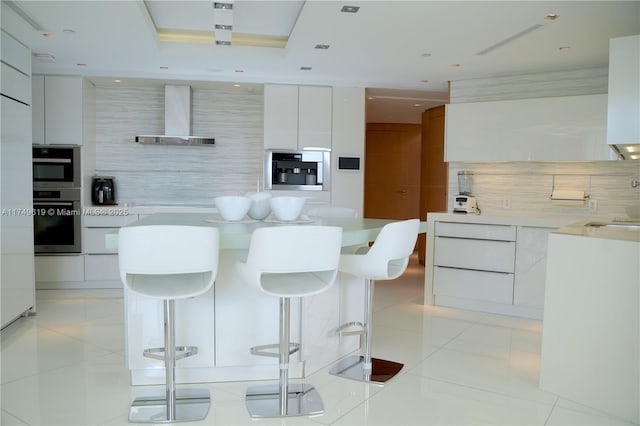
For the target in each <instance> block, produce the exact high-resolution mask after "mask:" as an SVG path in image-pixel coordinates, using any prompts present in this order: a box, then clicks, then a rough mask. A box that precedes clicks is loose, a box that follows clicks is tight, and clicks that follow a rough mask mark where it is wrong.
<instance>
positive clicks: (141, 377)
mask: <svg viewBox="0 0 640 426" xmlns="http://www.w3.org/2000/svg"><path fill="white" fill-rule="evenodd" d="M301 219H302V220H298V221H294V222H291V223H282V222H278V221H275V220H274V221H269V220H265V221H257V220H249V219H247V220H243V221H238V222H234V223H229V222H227V221H224V220H222V219H221V218H220V216H216V215H215V214H211V213H156V214H153V215H151V216H148V217H145V218H143V219H141V220H139V221H136V222H134V223H131V224H129V225H127V226H142V225H190V226H204V227H206V226H214V227H217V228H218V229H219V231H220V259H219V269H218V275H217V278H216V281H215V284H214V286H213V288H212V289H211V290H210V291H209V292H207V293H205V294H204V295H201V296H198V297H196V298H192V299H185V300H180V301H178V302H177V303H176V344H177V345H179V346H180V345H192V346H197V347H198V354H197V355H196V356H193V357H189V358H185V359H183V360H181V361H180V362H179V363H178V364H177V365H176V381H177V382H178V383H206V382H223V381H241V380H273V379H276V378H277V377H278V368H277V362H278V360H277V358H268V357H257V356H254V355H251V353H250V351H249V349H250V347H252V346H256V345H265V344H272V343H275V342H277V341H278V333H277V330H278V320H279V318H278V312H279V310H278V300H277V299H276V298H273V297H269V296H267V295H265V294H263V293H261V292H259V291H258V290H256V289H255V288H253V287H252V286H250V285H248V284H246V283H244V282H243V281H242V280H241V279H240V278H239V275H238V273H237V272H236V265H235V264H236V262H238V261H244V260H245V259H246V256H247V249H248V247H249V243H250V241H251V234H252V232H253V231H254V230H255V229H257V228H260V227H265V226H285V225H291V224H292V225H294V226H295V224H313V225H323V226H339V227H341V228H342V229H343V237H342V247H343V248H345V247H350V246H358V245H362V244H368V243H369V242H371V241H374V240H375V238H376V236H377V235H378V233H379V232H380V230H381V229H382V227H383V226H384V225H385V224H387V223H390V222H393V221H392V220H382V219H339V218H313V219H308V218H306V217H305V216H302V217H301ZM420 226H421V228H420V232H425V230H426V223H424V222H423V223H421V225H420ZM106 238H107V245H108V246H111V247H116V246H117V235H116V234H115V233H113V234H109V235H107V237H106ZM298 244H299V249H300V250H301V251H304V250H305V247H306V246H308V245H311V244H314V242H313V241H299V243H298ZM273 249H274V250H278V247H273ZM363 302H364V285H363V280H362V279H360V278H357V277H355V276H352V275H348V274H344V273H339V274H338V278H337V280H336V283H335V284H334V285H333V286H332V287H331V288H330V289H329V290H327V291H325V292H323V293H321V294H318V295H316V296H312V297H307V298H304V299H303V300H292V304H291V323H292V329H291V335H292V341H297V342H300V343H301V351H300V352H299V353H297V354H295V355H293V356H292V359H291V366H290V368H291V370H290V374H291V377H292V378H300V377H304V376H306V375H308V374H311V373H313V372H315V371H317V370H319V369H321V368H323V367H325V366H328V365H330V364H332V363H334V362H336V361H337V360H339V359H340V358H343V357H344V356H346V355H348V354H350V353H352V352H354V351H356V350H358V348H359V343H360V342H359V338H358V336H347V337H344V336H343V337H340V336H338V335H337V334H336V333H335V330H336V329H337V328H338V326H339V325H340V324H342V323H344V322H348V321H363V320H364V306H363ZM303 312H304V314H302V313H303ZM162 323H163V308H162V302H161V301H157V300H153V299H149V298H144V297H138V296H137V295H135V294H132V293H130V292H127V291H126V290H125V339H126V349H125V353H126V362H127V367H128V368H129V369H130V370H131V383H132V384H133V385H150V384H162V383H164V370H163V365H162V363H160V362H158V361H154V360H150V359H148V358H145V357H143V355H142V353H143V350H144V349H145V348H150V347H161V346H163V342H164V341H163V328H162Z"/></svg>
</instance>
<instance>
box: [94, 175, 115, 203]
mask: <svg viewBox="0 0 640 426" xmlns="http://www.w3.org/2000/svg"><path fill="white" fill-rule="evenodd" d="M115 180H116V179H115V178H114V177H113V176H94V177H93V179H92V181H91V202H92V203H93V205H94V206H112V205H115V204H116V185H115Z"/></svg>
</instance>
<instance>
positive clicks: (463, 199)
mask: <svg viewBox="0 0 640 426" xmlns="http://www.w3.org/2000/svg"><path fill="white" fill-rule="evenodd" d="M453 212H454V213H465V214H479V213H480V212H479V210H478V204H477V203H476V197H472V196H470V195H456V199H455V201H454V203H453Z"/></svg>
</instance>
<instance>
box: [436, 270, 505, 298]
mask: <svg viewBox="0 0 640 426" xmlns="http://www.w3.org/2000/svg"><path fill="white" fill-rule="evenodd" d="M433 274H434V275H433V293H434V294H435V295H436V296H437V295H441V296H451V297H463V298H466V299H475V300H484V301H488V302H497V303H504V304H511V303H512V301H513V274H501V273H496V272H486V271H470V270H466V269H454V268H443V267H440V266H436V267H435V268H434V271H433Z"/></svg>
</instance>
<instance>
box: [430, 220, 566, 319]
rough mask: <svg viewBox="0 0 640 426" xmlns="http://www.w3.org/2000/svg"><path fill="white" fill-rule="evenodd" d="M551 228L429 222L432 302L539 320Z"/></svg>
mask: <svg viewBox="0 0 640 426" xmlns="http://www.w3.org/2000/svg"><path fill="white" fill-rule="evenodd" d="M554 229H555V228H544V227H533V226H520V225H495V224H478V223H459V222H435V226H434V238H433V248H432V250H433V257H432V259H433V266H431V267H430V266H429V265H428V267H427V271H426V273H427V274H431V276H430V277H429V279H431V282H432V288H433V300H434V303H435V304H436V305H443V306H450V307H456V308H461V309H472V310H479V311H486V312H493V313H498V314H506V315H516V316H523V317H528V318H536V319H542V314H543V306H544V284H545V273H546V254H547V238H548V235H549V233H550V232H552V231H553V230H554Z"/></svg>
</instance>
